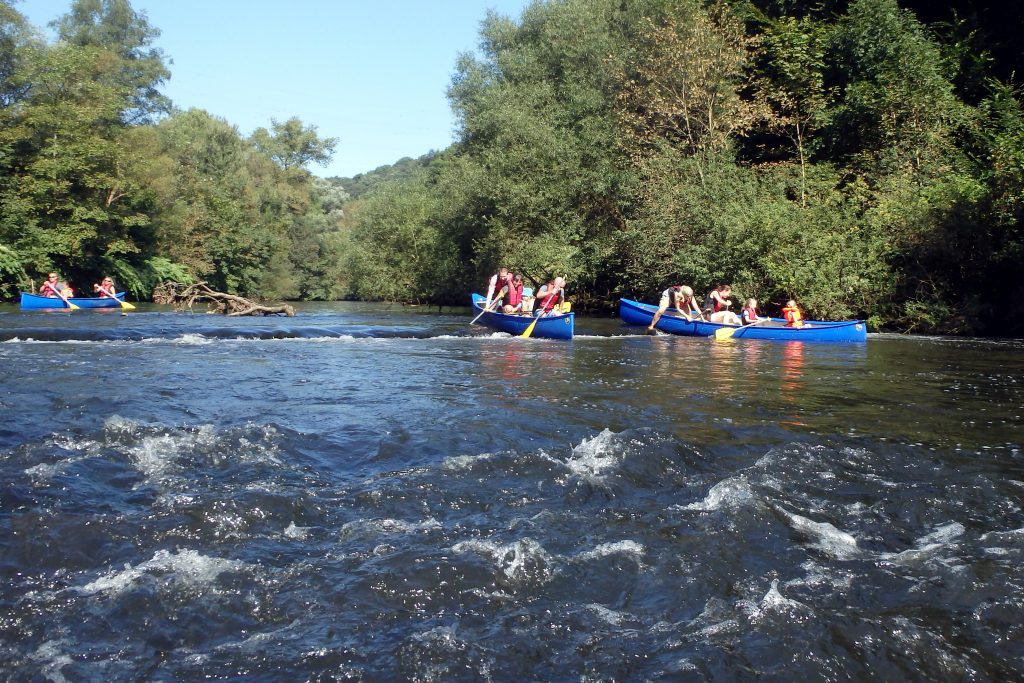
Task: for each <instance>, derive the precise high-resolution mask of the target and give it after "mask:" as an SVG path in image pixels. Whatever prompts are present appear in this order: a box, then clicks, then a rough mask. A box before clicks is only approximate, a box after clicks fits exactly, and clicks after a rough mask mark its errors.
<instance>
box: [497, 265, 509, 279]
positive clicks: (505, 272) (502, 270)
mask: <svg viewBox="0 0 1024 683" xmlns="http://www.w3.org/2000/svg"><path fill="white" fill-rule="evenodd" d="M498 275H499V276H500V277H508V268H506V267H505V266H502V267H501V268H498Z"/></svg>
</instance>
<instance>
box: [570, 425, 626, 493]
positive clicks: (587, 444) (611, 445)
mask: <svg viewBox="0 0 1024 683" xmlns="http://www.w3.org/2000/svg"><path fill="white" fill-rule="evenodd" d="M620 462H622V449H621V448H620V447H619V445H618V443H617V439H616V435H615V434H614V433H613V432H612V431H611V430H610V429H607V428H605V429H604V430H603V431H602V432H601V433H600V434H598V435H597V436H595V437H593V438H591V439H584V440H583V441H582V442H581V443H580V445H578V446H576V447H575V448H573V449H572V455H571V456H570V457H569V459H568V460H566V462H565V464H566V465H567V466H568V467H569V469H570V470H571V471H572V472H573V474H575V475H577V476H578V477H580V478H581V479H584V480H587V481H592V482H600V481H601V480H602V479H603V477H604V475H605V473H607V472H608V471H609V470H611V469H613V468H615V467H616V466H618V465H619V463H620Z"/></svg>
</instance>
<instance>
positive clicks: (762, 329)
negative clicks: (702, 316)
mask: <svg viewBox="0 0 1024 683" xmlns="http://www.w3.org/2000/svg"><path fill="white" fill-rule="evenodd" d="M657 310H658V307H657V306H655V305H654V304H642V303H640V302H638V301H631V300H630V299H620V300H619V317H620V318H622V320H623V321H625V323H626V324H627V325H643V326H645V327H646V326H648V325H650V324H651V320H652V319H653V318H654V314H655V313H656V312H657ZM656 327H657V329H658V330H661V331H662V332H670V333H672V334H681V335H685V336H690V337H711V336H714V334H715V332H716V331H717V330H721V329H723V328H727V329H734V330H736V331H735V332H734V333H733V335H732V338H733V339H768V340H771V341H807V342H843V343H860V344H863V343H864V342H866V341H867V340H868V330H867V326H866V325H865V324H864V321H863V320H846V321H842V322H828V321H821V320H808V321H806V323H805V325H804V327H786V321H785V320H782V319H780V318H772V319H771V320H770V321H767V322H763V323H758V324H757V325H752V326H749V327H736V326H735V325H725V324H722V323H708V322H703V321H694V322H689V321H687V320H686V319H685V318H680V317H679V316H677V315H672V314H670V313H668V312H666V313H665V314H664V315H662V316H661V318H659V319H658V324H657V326H656Z"/></svg>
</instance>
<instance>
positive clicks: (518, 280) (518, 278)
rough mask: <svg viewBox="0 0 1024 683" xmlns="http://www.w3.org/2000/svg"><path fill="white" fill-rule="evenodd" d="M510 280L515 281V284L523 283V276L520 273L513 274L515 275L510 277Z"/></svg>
mask: <svg viewBox="0 0 1024 683" xmlns="http://www.w3.org/2000/svg"><path fill="white" fill-rule="evenodd" d="M512 282H514V283H516V284H517V285H521V284H523V276H522V275H515V276H513V277H512Z"/></svg>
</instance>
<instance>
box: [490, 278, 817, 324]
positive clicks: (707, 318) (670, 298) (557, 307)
mask: <svg viewBox="0 0 1024 683" xmlns="http://www.w3.org/2000/svg"><path fill="white" fill-rule="evenodd" d="M731 297H732V286H731V285H719V286H718V287H715V288H714V289H712V290H711V291H710V292H708V295H707V296H706V297H704V302H703V305H702V304H700V303H699V302H698V301H697V297H696V296H694V293H693V288H692V287H689V286H687V285H672V286H670V287H669V288H668V289H666V290H665V291H664V292H662V293H661V300H660V301H659V303H658V311H657V312H656V313H655V314H654V318H653V319H652V320H651V324H650V326H649V327H648V328H647V329H648V330H650V331H654V327H655V325H657V324H658V320H659V319H660V318H661V316H662V315H664V314H665V313H666V312H667V311H668V310H669V309H670V308H671V309H673V315H678V316H681V317H683V318H686V320H687V321H690V322H692V321H697V320H700V321H704V322H710V323H719V324H723V325H753V324H755V323H757V322H763V321H766V320H770V319H771V318H769V317H763V316H761V315H759V314H758V312H757V299H755V298H753V297H751V298H749V299H747V300H746V302H745V303H744V305H743V308H742V309H741V310H740V312H739V314H737V313H734V312H733V311H732V310H731V309H732V306H733V302H732V299H731ZM563 306H564V308H563ZM484 309H485V310H493V311H500V312H502V313H505V314H506V315H533V316H544V315H551V314H552V313H561V312H563V311H564V310H567V309H568V305H567V302H566V300H565V278H562V277H556V278H554V279H553V280H551V281H550V282H548V283H546V284H544V285H543V286H542V287H541V288H540V289H539V290H537V293H536V294H534V292H533V290H532V289H531V288H529V287H524V286H523V277H522V275H517V274H515V273H513V272H512V271H511V270H509V268H507V267H505V266H502V267H501V268H499V269H498V272H497V273H494V274H493V275H491V277H490V279H489V280H488V282H487V300H486V304H485V306H484ZM782 315H783V317H784V318H785V320H786V326H787V327H803V326H804V322H803V314H802V313H801V312H800V308H799V306H797V304H796V301H794V300H793V299H790V300H789V301H787V302H786V305H785V306H784V307H783V308H782Z"/></svg>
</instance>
